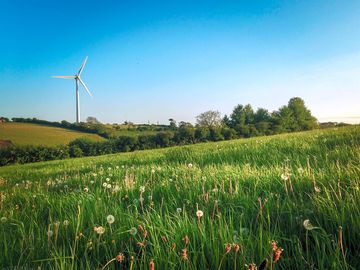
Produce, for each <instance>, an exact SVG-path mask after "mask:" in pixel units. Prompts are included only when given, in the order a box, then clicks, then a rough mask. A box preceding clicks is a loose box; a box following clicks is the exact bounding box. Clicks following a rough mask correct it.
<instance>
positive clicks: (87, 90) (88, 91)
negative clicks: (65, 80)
mask: <svg viewBox="0 0 360 270" xmlns="http://www.w3.org/2000/svg"><path fill="white" fill-rule="evenodd" d="M78 79H79V81H80V83H81V84H82V85H83V86H84V88H85V90H86V92H87V93H88V94H89V96H90V97H93V96H92V94H91V93H90V90H89V89H88V88H87V86H86V85H85V83H84V82H83V81H82V79H80V78H78Z"/></svg>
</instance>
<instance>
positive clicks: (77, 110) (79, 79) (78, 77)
mask: <svg viewBox="0 0 360 270" xmlns="http://www.w3.org/2000/svg"><path fill="white" fill-rule="evenodd" d="M87 59H88V57H87V56H86V58H85V60H84V63H82V65H81V67H80V69H79V72H78V73H77V74H75V75H74V76H52V77H53V78H57V79H75V82H76V123H80V95H79V82H80V83H81V84H82V85H83V86H84V88H85V90H86V92H87V93H88V94H89V96H90V97H92V94H91V93H90V90H89V89H88V88H87V86H86V84H85V83H84V82H83V80H82V79H81V78H80V75H81V73H82V71H83V70H84V67H85V65H86V61H87Z"/></svg>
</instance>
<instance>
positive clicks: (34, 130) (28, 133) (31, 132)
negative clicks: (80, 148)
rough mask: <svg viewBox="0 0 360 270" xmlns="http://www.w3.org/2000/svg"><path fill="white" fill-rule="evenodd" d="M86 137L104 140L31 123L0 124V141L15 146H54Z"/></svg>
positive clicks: (87, 134)
mask: <svg viewBox="0 0 360 270" xmlns="http://www.w3.org/2000/svg"><path fill="white" fill-rule="evenodd" d="M80 137H86V138H89V139H93V140H96V141H101V140H104V138H102V137H100V136H99V135H97V134H91V133H84V132H79V131H74V130H69V129H64V128H58V127H51V126H45V125H37V124H31V123H0V140H11V141H12V143H13V144H15V145H44V146H54V145H59V144H68V143H69V142H71V141H72V140H75V139H77V138H80Z"/></svg>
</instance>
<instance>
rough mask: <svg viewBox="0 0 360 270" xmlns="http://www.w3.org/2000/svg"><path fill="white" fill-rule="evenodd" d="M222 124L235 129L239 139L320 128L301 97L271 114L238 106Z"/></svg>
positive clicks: (266, 111) (249, 106)
mask: <svg viewBox="0 0 360 270" xmlns="http://www.w3.org/2000/svg"><path fill="white" fill-rule="evenodd" d="M222 124H223V125H225V126H227V127H229V128H231V129H233V130H234V131H235V132H236V134H237V136H239V137H253V136H259V135H272V134H279V133H285V132H294V131H303V130H311V129H314V128H317V127H318V126H319V124H318V122H317V119H316V118H315V117H314V116H312V115H311V112H310V110H308V109H307V108H306V106H305V103H304V101H303V100H302V99H301V98H299V97H295V98H292V99H290V100H289V102H288V104H287V105H285V106H282V107H281V108H280V109H279V110H276V111H274V112H271V113H270V112H269V111H268V110H266V109H264V108H258V109H257V110H256V111H254V110H253V108H252V107H251V105H250V104H248V105H245V106H243V105H237V106H236V107H235V108H234V110H233V112H232V113H231V115H230V117H228V116H227V115H225V117H224V118H223V119H222Z"/></svg>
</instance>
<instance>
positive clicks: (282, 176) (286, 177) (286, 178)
mask: <svg viewBox="0 0 360 270" xmlns="http://www.w3.org/2000/svg"><path fill="white" fill-rule="evenodd" d="M281 179H282V180H284V181H286V180H289V175H287V174H285V173H283V174H281Z"/></svg>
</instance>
